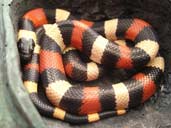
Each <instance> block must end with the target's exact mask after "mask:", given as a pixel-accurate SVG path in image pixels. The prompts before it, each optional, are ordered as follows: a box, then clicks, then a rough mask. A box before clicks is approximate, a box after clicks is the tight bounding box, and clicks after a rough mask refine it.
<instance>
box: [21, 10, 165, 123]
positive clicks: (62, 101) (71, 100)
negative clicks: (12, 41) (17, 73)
mask: <svg viewBox="0 0 171 128" xmlns="http://www.w3.org/2000/svg"><path fill="white" fill-rule="evenodd" d="M73 19H74V17H73V16H72V15H70V13H69V12H68V11H65V10H61V9H53V10H46V9H40V8H39V9H35V10H31V11H29V12H27V13H26V14H25V15H24V16H23V17H22V20H21V21H20V25H19V33H18V48H19V52H20V56H21V59H23V60H24V61H26V60H27V61H28V60H29V59H31V60H30V61H28V63H27V64H26V65H25V66H24V70H23V80H24V85H25V87H26V88H27V90H28V92H29V94H30V97H31V99H32V101H33V103H34V104H35V105H36V107H37V108H38V110H39V111H40V112H41V113H43V114H44V115H47V116H51V117H54V118H58V119H61V120H64V121H68V122H70V123H87V122H94V121H97V120H99V119H103V118H106V117H110V116H114V115H122V114H124V113H125V112H126V111H127V110H128V109H130V108H133V107H135V106H138V105H139V104H141V103H143V102H144V101H146V100H148V99H149V98H150V97H151V96H152V95H153V94H154V93H155V91H156V88H157V85H159V81H160V76H161V75H162V72H163V71H164V60H163V58H162V57H156V55H157V53H158V49H159V44H158V41H157V39H156V35H155V33H154V31H153V29H152V27H151V26H150V25H149V24H148V23H146V22H145V21H143V20H140V19H136V18H135V19H112V20H107V21H104V22H90V21H85V20H79V21H77V20H73ZM48 21H49V22H48ZM53 22H57V23H55V24H47V23H53ZM42 25H43V26H42ZM37 27H40V28H39V29H37V31H35V28H37ZM97 32H98V33H97ZM100 34H101V35H103V36H101V35H100ZM104 37H106V38H107V39H106V38H104ZM117 39H128V40H131V41H133V42H134V43H135V47H128V46H126V45H121V44H120V43H118V42H117V41H116V40H117ZM25 45H26V46H25ZM68 45H70V46H72V47H74V48H67V49H66V46H68ZM75 49H77V50H79V51H80V52H82V53H84V54H85V55H86V56H88V57H89V58H90V59H91V60H92V61H94V62H96V63H97V64H96V63H94V62H90V63H87V64H86V63H85V62H82V61H81V60H79V59H76V60H73V59H74V58H78V55H77V54H76V52H75ZM62 53H64V59H62ZM67 54H71V55H72V56H70V57H68V56H67ZM73 56H74V57H73ZM63 60H64V64H63ZM78 65H81V66H78ZM101 65H103V66H104V67H109V68H122V69H125V70H127V69H129V70H131V69H134V68H139V67H143V70H141V71H140V72H138V73H137V74H135V75H133V76H132V77H131V78H130V79H128V80H126V81H123V82H120V83H117V84H114V83H111V84H109V85H102V86H98V85H93V86H86V85H85V84H82V83H80V84H79V85H72V84H71V83H69V82H68V80H67V77H66V74H67V75H68V76H70V77H71V78H74V79H76V80H78V81H91V80H95V79H97V78H99V76H101V74H102V73H103V68H102V67H101ZM77 67H79V68H77ZM75 72H78V73H80V74H81V75H79V74H78V75H73V74H76V73H75ZM39 75H40V77H41V83H42V85H43V86H44V88H45V92H46V96H47V98H48V99H49V101H50V102H51V103H52V104H53V105H48V104H46V103H44V102H43V101H42V100H41V99H40V98H39V97H38V94H37V88H38V81H39ZM79 76H80V77H79Z"/></svg>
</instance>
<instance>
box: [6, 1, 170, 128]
mask: <svg viewBox="0 0 171 128" xmlns="http://www.w3.org/2000/svg"><path fill="white" fill-rule="evenodd" d="M9 6H10V18H11V20H12V24H13V27H14V31H15V39H16V37H17V30H18V20H19V18H20V17H21V16H22V15H23V14H24V13H25V12H26V11H28V10H30V9H33V8H37V7H43V8H62V9H66V10H69V11H71V13H72V14H74V15H79V16H81V17H82V18H84V19H89V20H92V21H99V20H107V19H111V18H115V17H123V18H125V17H137V18H141V19H144V20H145V21H147V22H149V23H150V24H151V25H152V26H153V27H154V29H155V30H156V32H157V35H158V37H159V42H160V54H161V56H163V57H164V58H165V64H166V71H165V75H164V78H163V84H162V85H161V88H160V89H159V91H158V92H157V93H156V95H155V96H153V97H152V98H151V99H150V100H149V101H148V102H146V103H145V104H144V105H142V106H140V107H138V108H135V109H132V110H131V111H130V112H129V113H127V114H126V115H124V116H120V117H112V118H108V119H104V120H101V121H99V122H96V123H92V124H84V125H70V124H68V123H65V122H62V121H59V120H56V119H50V118H46V117H43V116H42V119H43V121H44V123H45V124H46V125H47V126H48V127H50V128H55V127H59V128H71V127H78V128H90V127H94V128H96V127H97V128H99V127H105V128H113V127H117V128H119V127H122V128H124V127H125V128H126V127H127V128H144V127H148V128H157V127H160V128H165V127H168V128H169V127H171V114H170V113H171V100H170V97H171V87H170V85H169V84H171V77H170V76H171V75H170V74H169V73H171V69H170V68H171V66H170V67H169V65H170V64H171V63H170V62H171V61H170V60H171V45H170V43H171V15H170V13H171V2H170V1H169V0H165V1H163V0H157V1H156V0H137V1H134V2H133V1H131V0H108V1H105V0H101V1H98V0H80V1H77V0H72V1H71V0H63V1H60V0H36V1H35V0H13V1H12V2H11V3H10V5H9ZM16 61H19V59H16ZM169 77H170V79H169ZM23 91H24V90H23Z"/></svg>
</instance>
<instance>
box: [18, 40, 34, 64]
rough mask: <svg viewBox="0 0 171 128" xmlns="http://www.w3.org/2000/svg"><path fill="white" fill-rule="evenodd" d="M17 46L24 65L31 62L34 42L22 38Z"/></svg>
mask: <svg viewBox="0 0 171 128" xmlns="http://www.w3.org/2000/svg"><path fill="white" fill-rule="evenodd" d="M17 46H18V51H19V54H20V59H21V61H22V62H23V63H26V62H28V61H30V60H31V57H32V54H33V50H34V47H35V44H34V41H33V40H32V39H26V38H21V39H20V40H19V41H18V45H17Z"/></svg>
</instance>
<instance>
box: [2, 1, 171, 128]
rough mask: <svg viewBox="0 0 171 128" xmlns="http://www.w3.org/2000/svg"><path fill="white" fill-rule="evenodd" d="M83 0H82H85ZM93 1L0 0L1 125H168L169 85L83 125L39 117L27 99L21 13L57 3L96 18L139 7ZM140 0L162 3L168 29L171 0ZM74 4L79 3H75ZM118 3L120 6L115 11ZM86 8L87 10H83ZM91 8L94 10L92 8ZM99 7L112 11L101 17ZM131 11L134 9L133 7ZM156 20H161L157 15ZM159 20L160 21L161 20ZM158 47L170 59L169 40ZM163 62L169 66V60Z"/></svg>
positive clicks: (170, 119) (87, 127) (159, 127)
mask: <svg viewBox="0 0 171 128" xmlns="http://www.w3.org/2000/svg"><path fill="white" fill-rule="evenodd" d="M82 1H84V2H85V0H82ZM94 1H95V0H88V2H85V3H84V2H83V3H80V1H79V2H77V1H76V0H64V1H60V0H13V1H12V0H4V1H0V5H1V6H0V55H1V58H0V128H45V127H49V128H72V127H74V128H76V127H77V128H91V127H94V128H96V127H97V128H103V127H105V128H115V127H116V128H171V100H170V99H169V98H170V97H171V93H169V91H165V90H170V89H171V87H170V86H168V85H163V89H162V90H161V91H160V92H159V93H158V95H159V96H157V98H156V97H153V98H152V100H150V101H149V102H147V103H145V105H142V106H140V107H138V108H136V109H134V110H131V111H130V112H129V113H128V114H126V115H124V116H121V117H113V118H109V119H105V120H102V121H99V122H96V123H92V124H86V125H70V124H68V123H65V122H62V121H59V120H55V119H50V118H46V117H41V116H40V115H39V113H38V112H37V110H36V109H35V107H34V105H33V104H32V102H31V101H30V99H29V96H28V94H27V91H26V90H25V88H24V87H23V84H22V80H21V77H20V76H21V72H20V62H19V57H18V51H17V46H16V36H17V27H18V26H17V23H18V19H19V17H21V16H22V15H23V14H24V13H25V12H26V11H27V10H29V9H31V8H35V7H46V8H51V7H53V8H54V7H60V8H66V9H67V10H72V12H74V13H75V14H77V13H78V12H79V13H80V14H82V16H83V18H88V19H92V20H98V19H109V18H111V17H118V16H119V14H120V13H125V12H126V13H127V11H128V12H129V11H130V10H131V9H132V8H136V6H138V8H140V6H139V5H137V3H136V4H134V1H133V0H132V1H131V0H120V1H119V0H108V1H105V0H102V1H98V0H96V2H94ZM97 1H98V2H97ZM112 1H113V3H115V4H114V5H115V6H114V7H113V8H114V9H115V11H113V9H111V7H110V8H108V7H109V4H110V2H112ZM139 1H141V0H139ZM106 2H109V4H107V6H106V5H105V4H104V3H106ZM141 2H142V1H141ZM143 2H144V3H145V4H144V5H141V8H142V9H143V8H146V5H148V7H149V8H150V5H151V6H156V7H157V8H158V7H159V6H162V8H160V9H162V10H164V9H165V10H166V12H165V13H164V14H165V17H166V19H165V20H166V21H167V20H168V21H167V22H166V23H167V25H168V29H169V30H171V25H170V23H171V22H170V21H171V17H169V16H168V15H169V14H170V12H171V11H170V10H171V9H170V8H171V3H170V2H169V1H168V0H163V1H162V0H161V4H156V3H155V0H144V1H143ZM125 3H126V4H125ZM130 3H131V5H130ZM77 4H78V5H79V6H80V7H78V5H77ZM97 4H98V5H97ZM103 4H104V5H103ZM95 5H96V6H95ZM122 5H123V6H122ZM127 5H128V6H127ZM93 6H95V7H98V8H95V7H93ZM117 7H118V8H119V10H118V11H117V9H118V8H117ZM130 7H131V8H130ZM80 8H83V9H80ZM86 8H87V10H85V9H86ZM88 8H90V10H88ZM125 8H126V9H127V10H126V9H125ZM92 10H97V11H94V12H92ZM98 10H100V11H101V12H106V13H111V15H110V14H109V15H106V16H105V17H104V14H103V15H101V13H98ZM102 10H103V11H102ZM162 10H159V11H162ZM167 10H168V11H167ZM134 11H136V9H135V10H134ZM146 11H147V10H146ZM151 11H152V12H153V11H154V12H155V13H157V11H158V10H157V9H156V10H151ZM84 12H86V13H84ZM88 13H94V15H96V17H95V16H94V17H93V16H92V17H91V16H90V15H88ZM141 13H147V17H142V16H141ZM141 13H140V14H139V15H138V17H139V18H144V19H147V21H148V22H150V23H151V24H154V23H153V21H151V20H150V15H148V14H150V10H149V11H147V12H145V11H143V12H141ZM148 16H149V17H148ZM167 18H169V19H167ZM156 20H160V18H158V17H157V15H156ZM158 23H160V21H159V22H158ZM166 23H165V24H166ZM155 25H156V26H155ZM154 26H155V27H156V29H157V24H154ZM166 27H167V26H166ZM157 31H158V34H162V33H163V31H162V30H161V31H160V30H157ZM169 32H170V31H169ZM163 38H164V37H163ZM170 39H171V36H170ZM163 42H164V41H163ZM161 49H162V50H161V53H162V55H163V56H164V57H165V59H166V60H171V52H170V51H171V47H169V42H164V44H162V47H161ZM166 62H167V63H166V65H167V67H168V61H166ZM166 70H168V68H166ZM163 90H164V91H163Z"/></svg>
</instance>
